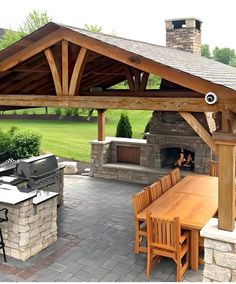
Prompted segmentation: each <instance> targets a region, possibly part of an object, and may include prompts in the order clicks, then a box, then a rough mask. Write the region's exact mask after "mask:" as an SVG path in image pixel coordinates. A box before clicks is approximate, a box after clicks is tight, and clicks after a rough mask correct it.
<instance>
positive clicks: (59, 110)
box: [54, 107, 62, 116]
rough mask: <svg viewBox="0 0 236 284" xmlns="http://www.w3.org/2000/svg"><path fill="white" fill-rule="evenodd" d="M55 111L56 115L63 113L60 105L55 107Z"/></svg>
mask: <svg viewBox="0 0 236 284" xmlns="http://www.w3.org/2000/svg"><path fill="white" fill-rule="evenodd" d="M54 112H55V114H56V115H59V116H61V114H62V110H61V108H60V107H57V108H55V110H54Z"/></svg>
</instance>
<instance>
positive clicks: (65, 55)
mask: <svg viewBox="0 0 236 284" xmlns="http://www.w3.org/2000/svg"><path fill="white" fill-rule="evenodd" d="M68 67H69V52H68V41H66V40H63V41H62V91H63V94H64V95H68V93H69V74H68Z"/></svg>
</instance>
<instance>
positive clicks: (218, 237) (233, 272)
mask: <svg viewBox="0 0 236 284" xmlns="http://www.w3.org/2000/svg"><path fill="white" fill-rule="evenodd" d="M217 223H218V219H216V218H212V219H211V220H210V221H209V222H208V223H207V224H206V226H205V227H204V228H203V229H202V231H201V236H203V237H204V238H205V241H204V249H205V256H204V262H205V265H204V271H203V282H236V230H235V231H234V232H227V231H223V230H218V229H217Z"/></svg>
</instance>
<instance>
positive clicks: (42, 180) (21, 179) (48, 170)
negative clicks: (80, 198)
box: [0, 154, 60, 193]
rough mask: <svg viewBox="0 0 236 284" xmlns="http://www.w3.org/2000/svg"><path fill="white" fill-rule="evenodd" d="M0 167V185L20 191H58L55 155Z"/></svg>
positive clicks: (8, 163)
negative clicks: (8, 185)
mask: <svg viewBox="0 0 236 284" xmlns="http://www.w3.org/2000/svg"><path fill="white" fill-rule="evenodd" d="M2 165H3V166H2V167H1V165H0V176H1V177H0V183H7V184H11V185H14V186H16V187H17V188H18V190H20V191H24V192H30V191H33V190H39V189H42V190H47V191H53V192H58V193H59V191H60V170H59V168H58V163H57V159H56V157H55V155H52V154H46V155H41V156H37V157H31V158H29V159H21V160H19V161H14V160H11V161H8V162H6V163H3V164H2Z"/></svg>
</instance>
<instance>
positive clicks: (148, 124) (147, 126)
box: [143, 118, 151, 139]
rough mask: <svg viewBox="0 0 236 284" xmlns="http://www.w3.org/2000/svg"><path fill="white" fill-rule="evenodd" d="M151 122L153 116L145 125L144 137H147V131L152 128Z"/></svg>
mask: <svg viewBox="0 0 236 284" xmlns="http://www.w3.org/2000/svg"><path fill="white" fill-rule="evenodd" d="M150 123H151V118H150V119H149V120H148V122H147V124H146V126H145V129H144V135H143V139H146V138H147V137H146V133H147V132H149V129H150Z"/></svg>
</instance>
